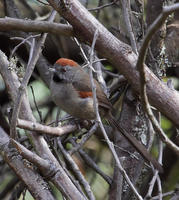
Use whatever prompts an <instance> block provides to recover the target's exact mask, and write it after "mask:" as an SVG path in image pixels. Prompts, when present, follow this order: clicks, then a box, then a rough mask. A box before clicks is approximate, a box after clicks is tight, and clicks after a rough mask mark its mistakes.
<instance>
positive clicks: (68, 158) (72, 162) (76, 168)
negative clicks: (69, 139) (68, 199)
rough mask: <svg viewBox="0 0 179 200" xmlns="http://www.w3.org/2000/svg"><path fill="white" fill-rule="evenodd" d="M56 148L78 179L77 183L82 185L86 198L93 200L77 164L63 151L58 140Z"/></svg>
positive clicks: (88, 186)
mask: <svg viewBox="0 0 179 200" xmlns="http://www.w3.org/2000/svg"><path fill="white" fill-rule="evenodd" d="M58 147H59V148H60V151H61V152H62V154H63V156H64V158H65V159H66V160H67V162H68V163H69V165H70V167H71V169H72V170H73V172H74V174H75V176H76V177H77V178H78V180H79V182H80V183H81V184H82V186H83V188H84V190H85V192H86V194H87V196H88V198H89V199H90V200H95V197H94V195H93V192H92V191H91V188H90V185H89V183H88V182H87V181H86V180H85V178H84V177H83V175H82V174H81V172H80V169H79V168H78V166H77V164H76V163H75V162H74V161H73V159H72V157H71V156H70V154H69V153H68V152H67V151H66V150H65V149H64V147H63V145H62V143H61V140H60V139H58Z"/></svg>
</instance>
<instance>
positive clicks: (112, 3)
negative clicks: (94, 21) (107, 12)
mask: <svg viewBox="0 0 179 200" xmlns="http://www.w3.org/2000/svg"><path fill="white" fill-rule="evenodd" d="M117 1H118V0H114V1H113V2H111V3H107V4H104V5H102V6H98V7H96V8H89V9H88V11H96V10H101V9H103V8H106V7H109V6H112V5H114V4H116V3H117Z"/></svg>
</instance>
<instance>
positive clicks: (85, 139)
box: [69, 123, 98, 155]
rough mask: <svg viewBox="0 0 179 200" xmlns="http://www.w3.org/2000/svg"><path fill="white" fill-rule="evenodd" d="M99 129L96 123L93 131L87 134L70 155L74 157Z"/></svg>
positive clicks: (92, 128)
mask: <svg viewBox="0 0 179 200" xmlns="http://www.w3.org/2000/svg"><path fill="white" fill-rule="evenodd" d="M97 128H98V123H95V124H94V125H93V126H92V127H91V129H90V130H89V131H88V133H87V134H85V136H84V137H83V138H82V141H81V142H80V143H78V144H76V145H75V147H74V148H73V149H72V150H70V152H69V153H70V155H72V154H73V153H75V152H76V151H78V150H79V149H80V148H81V147H82V146H83V145H84V144H85V143H86V142H87V140H88V139H89V138H90V137H91V136H92V135H93V133H94V132H95V131H96V129H97Z"/></svg>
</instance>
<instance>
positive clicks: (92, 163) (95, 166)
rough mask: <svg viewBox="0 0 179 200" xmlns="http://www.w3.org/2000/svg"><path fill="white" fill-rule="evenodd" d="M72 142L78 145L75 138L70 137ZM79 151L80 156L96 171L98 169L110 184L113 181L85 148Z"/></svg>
mask: <svg viewBox="0 0 179 200" xmlns="http://www.w3.org/2000/svg"><path fill="white" fill-rule="evenodd" d="M70 142H71V143H72V145H73V146H74V147H76V146H77V145H78V144H77V143H76V142H75V140H74V139H73V138H70ZM78 152H79V154H80V156H81V157H82V158H83V160H84V161H85V162H86V164H87V165H88V167H91V168H92V169H93V170H94V171H96V172H97V173H98V174H99V175H101V176H102V177H103V179H104V180H105V181H106V182H107V183H108V184H109V185H110V184H111V183H112V179H111V177H109V176H108V175H106V174H105V173H104V172H103V171H101V169H100V168H99V167H98V165H97V164H96V163H95V162H94V161H93V160H92V159H91V158H90V156H89V155H88V154H87V153H85V151H84V150H83V149H79V150H78Z"/></svg>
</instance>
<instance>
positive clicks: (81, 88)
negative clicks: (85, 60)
mask: <svg viewBox="0 0 179 200" xmlns="http://www.w3.org/2000/svg"><path fill="white" fill-rule="evenodd" d="M84 77H85V81H86V83H87V84H83V80H84ZM77 80H78V81H75V78H74V79H73V83H72V85H73V87H74V88H75V89H76V90H77V91H78V92H79V95H80V97H82V98H86V97H92V95H93V94H92V89H91V81H90V78H89V75H88V74H87V73H85V72H84V74H83V79H81V77H78V78H77ZM94 83H95V85H96V95H97V99H98V103H99V106H101V107H104V108H107V109H108V110H109V109H111V108H112V105H111V103H110V102H109V100H108V98H107V97H106V95H105V94H104V92H103V91H102V89H101V87H100V85H99V83H98V82H97V81H96V80H95V79H94Z"/></svg>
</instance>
